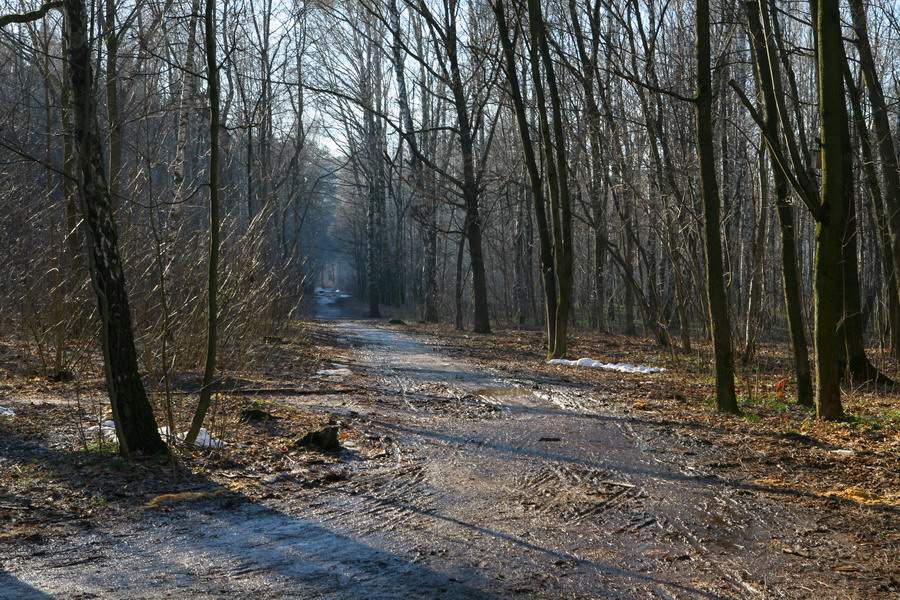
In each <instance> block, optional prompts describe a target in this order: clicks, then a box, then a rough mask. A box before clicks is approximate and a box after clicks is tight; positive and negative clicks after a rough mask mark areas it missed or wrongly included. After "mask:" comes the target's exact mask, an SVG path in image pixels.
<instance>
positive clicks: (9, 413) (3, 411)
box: [0, 406, 16, 417]
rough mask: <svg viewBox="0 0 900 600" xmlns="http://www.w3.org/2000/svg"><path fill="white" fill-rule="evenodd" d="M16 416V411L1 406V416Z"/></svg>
mask: <svg viewBox="0 0 900 600" xmlns="http://www.w3.org/2000/svg"><path fill="white" fill-rule="evenodd" d="M14 416H16V413H15V411H13V409H11V408H6V407H5V406H0V417H14Z"/></svg>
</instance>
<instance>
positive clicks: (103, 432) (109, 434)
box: [85, 420, 225, 448]
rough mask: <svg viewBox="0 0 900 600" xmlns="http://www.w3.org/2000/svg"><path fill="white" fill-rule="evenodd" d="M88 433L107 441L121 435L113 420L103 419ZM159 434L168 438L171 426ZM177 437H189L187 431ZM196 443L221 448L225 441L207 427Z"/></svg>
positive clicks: (116, 439) (198, 435) (162, 428)
mask: <svg viewBox="0 0 900 600" xmlns="http://www.w3.org/2000/svg"><path fill="white" fill-rule="evenodd" d="M85 431H86V432H87V433H90V434H91V436H92V437H93V436H94V435H99V436H100V437H101V438H103V440H104V441H107V442H118V441H119V436H118V434H116V424H115V422H114V421H112V420H107V421H103V422H102V423H100V425H94V426H93V427H88V428H87V429H86V430H85ZM159 435H161V436H162V437H163V438H168V437H170V436H169V428H168V427H160V428H159ZM174 437H175V439H176V440H178V441H179V442H183V441H184V438H185V437H187V432H186V431H185V432H183V433H176V434H175V436H174ZM194 445H195V446H197V447H198V448H221V447H222V446H224V445H225V442H223V441H222V440H217V439H216V438H214V437H213V436H212V435H210V433H209V431H208V430H207V429H206V428H205V427H201V428H200V432H199V433H198V434H197V439H196V440H195V441H194Z"/></svg>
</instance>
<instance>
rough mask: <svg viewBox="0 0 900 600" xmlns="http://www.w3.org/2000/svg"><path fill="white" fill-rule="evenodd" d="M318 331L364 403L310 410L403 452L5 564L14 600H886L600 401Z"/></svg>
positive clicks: (798, 528) (769, 504)
mask: <svg viewBox="0 0 900 600" xmlns="http://www.w3.org/2000/svg"><path fill="white" fill-rule="evenodd" d="M322 327H323V328H331V329H332V330H333V331H334V332H335V333H336V334H337V335H339V336H341V337H342V338H343V339H344V340H345V341H346V342H347V343H348V344H349V345H351V346H352V347H353V351H352V353H351V359H352V360H350V361H342V363H344V364H346V365H347V366H348V367H349V368H350V370H351V371H353V372H354V373H356V374H359V375H363V376H365V379H364V380H363V381H365V382H366V385H367V387H368V388H369V389H368V391H367V393H365V394H360V395H357V396H346V395H344V396H335V397H327V396H325V397H321V396H318V397H313V398H307V399H304V400H300V401H302V402H304V405H305V406H308V407H313V408H316V409H320V410H323V411H332V412H338V413H341V414H343V415H344V416H345V417H346V418H347V419H353V420H354V422H355V423H357V424H359V425H360V426H362V427H365V428H366V430H367V431H368V432H369V433H370V435H373V436H380V437H382V438H383V439H385V440H388V441H389V442H390V444H391V446H392V447H393V449H394V450H393V454H392V456H391V457H390V459H389V460H385V461H382V462H381V463H379V465H380V466H378V467H377V468H372V469H366V470H362V471H360V472H359V473H358V474H356V475H354V476H351V477H349V478H348V479H346V480H345V481H340V482H337V483H334V484H333V485H330V486H328V487H326V488H323V489H316V490H309V491H307V492H304V493H302V494H300V495H298V496H297V497H295V498H291V499H290V500H287V501H285V500H279V501H273V502H271V503H268V502H267V503H265V504H263V503H260V502H242V503H226V502H221V501H217V500H210V501H208V502H200V503H193V504H186V505H185V506H183V507H181V508H179V509H178V510H174V511H172V512H168V513H159V512H144V513H142V514H139V515H138V516H137V517H135V518H133V519H128V520H124V521H117V522H113V523H110V524H109V526H108V527H106V528H99V529H94V530H90V531H85V532H83V533H81V534H79V535H75V536H70V537H66V538H64V539H53V540H52V541H50V542H48V543H45V544H43V545H41V546H40V547H39V548H38V549H32V551H30V552H29V551H26V550H22V551H20V552H19V553H18V554H14V555H11V556H6V557H5V559H4V561H3V563H2V568H0V598H4V599H6V598H45V597H62V598H94V597H102V598H107V597H108V598H144V597H146V598H159V597H171V598H185V597H191V598H205V597H226V598H247V597H254V598H286V597H290V598H295V597H296V598H360V599H361V598H410V597H421V598H510V597H511V598H517V597H523V598H527V597H537V598H648V597H655V598H755V597H759V598H782V597H789V598H807V597H818V598H832V597H848V596H849V597H852V596H857V595H858V596H860V597H863V596H865V597H875V596H873V595H872V594H870V593H867V592H871V591H867V590H856V589H854V588H853V586H852V580H848V579H846V578H845V577H843V576H842V575H841V574H839V573H834V572H831V571H823V570H822V569H821V568H820V566H819V565H818V564H817V562H816V560H815V557H816V556H817V555H818V554H819V553H822V552H828V553H833V552H836V551H839V548H840V546H841V544H844V543H845V542H846V540H842V539H840V538H839V537H837V536H836V535H835V534H833V533H831V532H830V531H828V530H827V529H824V528H822V527H820V525H819V524H818V523H817V522H816V521H815V518H814V517H815V516H814V515H807V514H803V513H802V512H801V511H800V510H799V509H797V508H792V507H790V506H789V505H787V504H783V503H781V502H779V501H778V500H777V498H773V497H772V496H771V494H769V493H765V492H767V490H764V489H761V488H759V487H757V486H755V485H753V484H750V483H746V482H740V481H730V480H727V479H723V478H720V477H717V476H716V475H714V474H711V473H708V472H707V471H706V470H705V467H704V465H706V466H708V465H709V464H710V462H711V461H714V460H715V458H716V457H715V449H713V448H709V447H706V446H703V445H696V446H693V445H691V442H690V440H686V439H683V438H678V439H676V438H674V437H673V436H672V435H671V434H670V432H669V431H668V429H667V427H666V425H665V423H660V422H652V421H647V420H642V419H640V418H634V417H632V416H630V415H627V414H625V413H623V412H622V411H621V408H620V407H619V406H617V405H616V404H615V403H614V402H612V399H611V398H608V397H605V396H604V393H603V391H602V390H596V389H590V388H587V387H582V386H579V385H578V384H573V383H563V382H560V381H554V380H546V379H540V378H536V379H528V380H523V379H512V378H510V377H509V376H507V375H506V374H504V373H502V372H494V371H491V370H488V369H485V368H483V367H479V366H478V365H477V364H473V363H469V362H468V361H465V360H460V359H453V358H449V357H447V356H446V355H443V354H442V353H441V352H440V347H439V340H432V339H426V338H421V337H416V336H413V335H410V334H407V333H405V332H403V331H402V328H386V327H381V326H376V325H374V324H372V323H369V322H364V321H346V320H345V321H331V322H323V324H322ZM626 376H627V377H637V378H647V377H652V375H623V377H626ZM347 452H350V453H352V448H350V449H348V450H347ZM876 595H877V594H876Z"/></svg>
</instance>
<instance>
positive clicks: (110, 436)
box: [85, 419, 119, 442]
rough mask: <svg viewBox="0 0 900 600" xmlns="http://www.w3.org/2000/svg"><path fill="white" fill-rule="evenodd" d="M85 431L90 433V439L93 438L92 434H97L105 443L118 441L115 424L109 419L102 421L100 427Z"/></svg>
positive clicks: (95, 426)
mask: <svg viewBox="0 0 900 600" xmlns="http://www.w3.org/2000/svg"><path fill="white" fill-rule="evenodd" d="M85 431H86V432H87V433H90V434H91V437H94V434H99V436H100V437H101V438H103V439H104V440H105V441H107V442H118V441H119V436H118V435H117V434H116V423H115V422H114V421H113V420H111V419H110V420H107V421H103V422H102V423H100V425H94V426H93V427H88V428H87V429H86V430H85Z"/></svg>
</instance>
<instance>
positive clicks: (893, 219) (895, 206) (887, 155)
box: [850, 0, 900, 295]
mask: <svg viewBox="0 0 900 600" xmlns="http://www.w3.org/2000/svg"><path fill="white" fill-rule="evenodd" d="M850 9H851V13H852V15H853V28H854V29H855V30H856V39H857V43H856V46H857V49H858V50H859V62H860V66H861V67H862V71H863V75H864V76H865V81H866V89H867V90H868V92H869V102H871V104H872V121H873V124H874V126H875V136H876V138H877V140H878V144H877V146H878V154H879V157H880V158H881V172H882V174H883V176H884V190H883V192H884V194H883V198H884V204H885V208H886V211H885V212H886V216H887V223H888V226H889V228H890V229H889V231H890V236H891V250H892V253H891V258H892V259H893V262H894V273H900V165H898V160H897V151H896V148H895V146H894V138H893V135H892V134H891V126H890V122H889V121H888V108H887V102H886V101H885V98H884V91H883V90H882V88H881V82H880V81H879V79H878V72H877V70H876V68H875V58H874V54H873V52H872V47H871V44H870V42H869V30H868V23H867V20H866V10H865V7H864V6H863V3H862V0H850ZM898 291H900V290H898V288H897V287H896V286H895V287H894V289H893V290H892V293H893V294H895V295H896V294H898Z"/></svg>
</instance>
